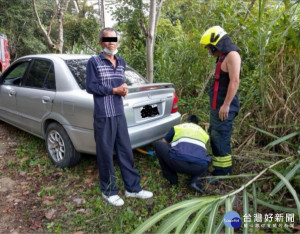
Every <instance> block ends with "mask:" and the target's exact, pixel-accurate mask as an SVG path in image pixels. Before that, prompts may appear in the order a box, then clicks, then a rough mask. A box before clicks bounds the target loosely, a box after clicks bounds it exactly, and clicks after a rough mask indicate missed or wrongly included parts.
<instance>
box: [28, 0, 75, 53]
mask: <svg viewBox="0 0 300 234" xmlns="http://www.w3.org/2000/svg"><path fill="white" fill-rule="evenodd" d="M69 2H70V0H66V1H65V6H64V7H63V8H62V7H61V0H55V6H56V16H57V23H58V38H57V43H56V44H54V43H53V41H52V39H51V37H50V33H51V26H52V22H53V20H52V19H51V21H50V25H49V27H48V28H49V30H48V32H47V31H46V29H45V28H44V27H43V25H42V23H41V20H40V17H39V14H38V12H37V9H36V4H35V0H32V5H33V10H34V14H35V17H36V19H37V22H38V25H39V27H40V29H41V30H42V32H43V34H44V36H45V37H46V39H47V41H48V45H49V46H50V48H52V49H55V50H56V52H57V53H59V54H61V53H62V52H63V46H64V28H63V19H64V11H65V10H67V9H68V5H69ZM54 15H55V14H54ZM54 15H53V17H54Z"/></svg>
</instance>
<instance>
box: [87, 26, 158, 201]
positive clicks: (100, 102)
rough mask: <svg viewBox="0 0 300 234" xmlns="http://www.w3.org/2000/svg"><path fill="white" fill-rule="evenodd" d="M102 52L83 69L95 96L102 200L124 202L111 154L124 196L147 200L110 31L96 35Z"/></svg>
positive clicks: (121, 68) (115, 38) (114, 38)
mask: <svg viewBox="0 0 300 234" xmlns="http://www.w3.org/2000/svg"><path fill="white" fill-rule="evenodd" d="M99 43H100V45H101V48H102V51H101V53H100V54H99V55H98V56H93V57H92V58H90V59H89V61H88V65H87V70H86V75H87V77H86V82H87V92H88V93H90V94H93V96H94V133H95V141H96V155H97V166H98V170H99V177H100V190H101V192H102V197H103V198H104V199H105V200H107V201H108V202H109V203H110V204H112V205H114V206H122V205H123V204H124V201H123V199H122V198H120V197H119V195H118V188H117V187H116V177H115V172H114V165H113V153H114V150H115V152H116V157H117V160H118V163H119V167H120V170H121V174H122V178H123V181H124V187H125V189H126V191H125V196H126V197H137V198H142V199H145V198H150V197H152V196H153V193H152V192H149V191H146V190H142V188H141V186H140V175H139V173H138V171H137V169H136V168H135V167H134V161H133V153H132V149H131V143H130V139H129V134H128V128H127V123H126V119H125V114H124V107H123V99H122V97H125V96H126V95H127V92H128V87H127V85H126V84H125V83H124V80H125V77H124V72H125V68H126V63H125V61H124V60H123V59H122V58H120V57H118V56H116V53H117V51H118V50H117V47H118V44H119V43H118V35H117V32H116V30H114V29H113V28H104V29H102V30H101V31H100V33H99Z"/></svg>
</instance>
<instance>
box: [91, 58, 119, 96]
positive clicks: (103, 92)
mask: <svg viewBox="0 0 300 234" xmlns="http://www.w3.org/2000/svg"><path fill="white" fill-rule="evenodd" d="M86 91H87V92H88V93H90V94H94V95H99V96H107V95H112V94H113V88H112V87H109V86H105V85H103V84H101V83H100V82H99V79H98V72H97V64H96V62H95V60H94V59H93V58H91V59H90V60H89V61H88V64H87V67H86Z"/></svg>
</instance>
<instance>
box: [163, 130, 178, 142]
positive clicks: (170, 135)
mask: <svg viewBox="0 0 300 234" xmlns="http://www.w3.org/2000/svg"><path fill="white" fill-rule="evenodd" d="M174 135H175V130H174V128H171V129H170V130H169V132H168V133H167V134H166V135H165V137H164V138H163V139H162V141H163V142H165V143H167V144H169V143H170V142H171V141H172V140H173V137H174Z"/></svg>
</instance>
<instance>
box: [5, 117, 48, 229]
mask: <svg viewBox="0 0 300 234" xmlns="http://www.w3.org/2000/svg"><path fill="white" fill-rule="evenodd" d="M16 131H18V130H17V129H16V128H14V127H12V126H9V125H7V124H5V123H3V122H0V233H29V232H43V229H42V225H41V224H42V218H43V217H44V215H43V213H41V210H40V208H39V207H40V206H39V203H41V201H39V200H37V198H36V194H31V192H30V190H29V189H28V187H29V184H30V181H28V180H27V178H26V173H24V172H20V171H14V170H13V169H12V168H10V167H9V162H11V161H14V160H15V156H16V152H15V148H16V147H15V146H16V144H18V140H17V135H16V134H15V133H14V132H16ZM33 209H36V210H37V211H38V212H35V214H36V216H35V217H31V215H30V217H29V215H28V211H29V210H33Z"/></svg>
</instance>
